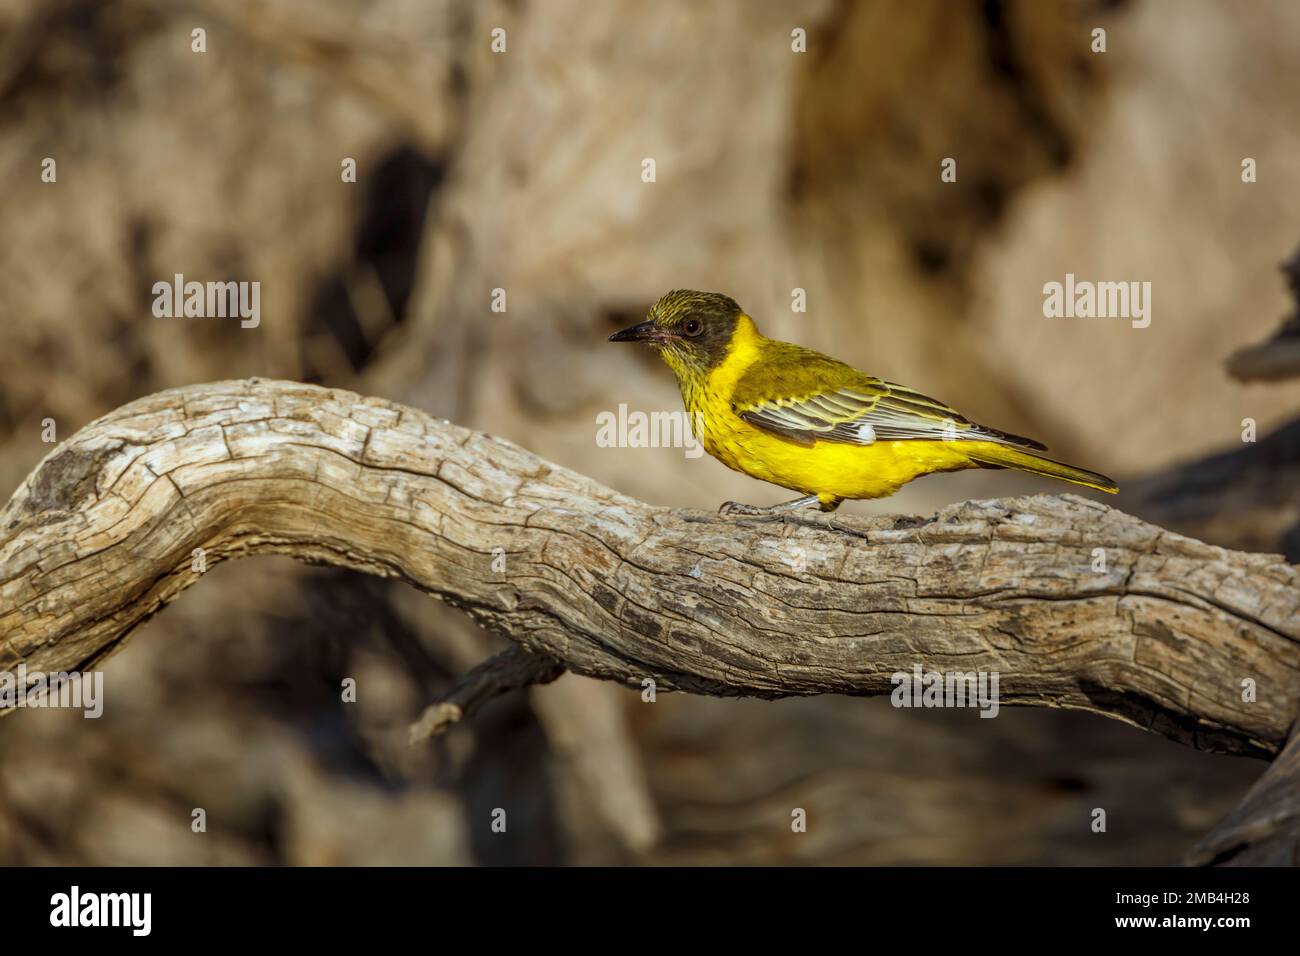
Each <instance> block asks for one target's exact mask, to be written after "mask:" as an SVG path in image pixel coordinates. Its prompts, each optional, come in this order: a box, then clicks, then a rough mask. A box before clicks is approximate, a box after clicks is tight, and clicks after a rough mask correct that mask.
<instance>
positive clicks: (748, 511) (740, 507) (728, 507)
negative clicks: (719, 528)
mask: <svg viewBox="0 0 1300 956" xmlns="http://www.w3.org/2000/svg"><path fill="white" fill-rule="evenodd" d="M820 503H821V502H820V501H819V499H818V498H817V496H816V495H807V496H805V497H803V498H796V499H794V501H783V502H782V503H781V504H779V505H767V506H766V507H764V506H761V505H747V504H743V503H741V502H739V501H728V502H725V503H723V505H722V507H721V508H719V509H718V514H720V515H725V516H731V515H746V516H750V517H756V518H759V517H776V516H780V515H783V514H785V513H786V512H789V511H794V510H796V509H798V508H806V507H807V506H808V505H814V504H817V505H819V504H820Z"/></svg>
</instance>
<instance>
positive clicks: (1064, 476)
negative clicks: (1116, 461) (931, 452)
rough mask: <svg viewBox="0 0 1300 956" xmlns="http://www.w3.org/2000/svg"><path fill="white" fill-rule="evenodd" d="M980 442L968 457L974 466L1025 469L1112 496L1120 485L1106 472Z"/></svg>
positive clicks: (1017, 449)
mask: <svg viewBox="0 0 1300 956" xmlns="http://www.w3.org/2000/svg"><path fill="white" fill-rule="evenodd" d="M980 445H981V447H980V449H979V451H973V452H971V454H970V456H969V457H970V460H971V461H973V462H975V463H976V464H977V465H984V466H992V467H994V468H1014V469H1016V470H1017V471H1027V472H1029V473H1030V474H1033V475H1043V476H1044V477H1047V478H1059V479H1061V480H1062V481H1069V482H1073V483H1074V484H1076V485H1084V486H1085V487H1088V488H1096V489H1097V490H1098V491H1104V492H1106V493H1107V494H1112V495H1113V494H1115V493H1116V492H1118V491H1119V486H1118V485H1117V484H1115V482H1113V481H1111V480H1110V479H1109V478H1107V477H1106V476H1105V475H1100V474H1098V473H1097V472H1095V471H1088V470H1087V469H1086V468H1075V467H1074V466H1073V465H1067V464H1065V463H1064V462H1061V461H1053V460H1052V459H1050V458H1043V457H1041V456H1040V455H1034V454H1030V453H1029V452H1027V451H1021V450H1020V449H1019V448H1011V447H1010V446H1007V445H994V444H993V443H992V442H981V443H980Z"/></svg>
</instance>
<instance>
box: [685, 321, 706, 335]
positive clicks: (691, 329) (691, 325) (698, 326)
mask: <svg viewBox="0 0 1300 956" xmlns="http://www.w3.org/2000/svg"><path fill="white" fill-rule="evenodd" d="M682 331H683V332H685V333H686V334H687V335H699V334H700V333H701V332H702V331H704V325H703V324H702V323H701V322H700V320H699V319H687V320H686V324H685V325H684V326H682Z"/></svg>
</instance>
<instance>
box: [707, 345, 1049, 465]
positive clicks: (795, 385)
mask: <svg viewBox="0 0 1300 956" xmlns="http://www.w3.org/2000/svg"><path fill="white" fill-rule="evenodd" d="M772 345H774V346H780V347H779V348H776V349H772V350H770V351H769V352H767V353H766V354H765V355H764V356H763V357H762V358H761V359H760V360H759V361H758V362H755V363H754V365H752V366H751V367H750V369H749V370H748V371H747V372H746V373H745V374H744V375H743V376H741V378H740V380H739V381H738V382H737V383H736V390H735V393H734V395H733V397H732V410H733V411H734V412H735V413H736V414H737V415H738V416H740V418H742V419H743V420H745V421H746V422H748V423H749V424H751V425H753V426H754V427H755V428H761V429H763V430H764V431H767V432H770V433H772V434H774V435H779V436H780V437H781V438H784V439H786V440H788V441H792V442H795V443H796V444H800V445H812V444H813V443H815V442H818V441H830V442H841V443H844V444H852V445H870V444H873V443H874V442H878V441H907V440H926V441H963V440H965V441H992V442H998V443H999V444H1005V445H1012V446H1015V447H1018V448H1031V449H1035V450H1038V451H1045V450H1046V446H1045V445H1043V444H1040V443H1039V442H1036V441H1034V440H1033V439H1031V438H1023V437H1021V436H1019V435H1011V434H1008V433H1007V432H1003V431H998V430H997V429H995V428H988V427H986V426H984V425H977V424H975V423H974V422H972V421H970V420H969V419H968V418H966V417H965V416H963V415H961V414H959V413H958V412H957V411H956V410H955V409H953V408H952V407H950V406H948V405H945V404H944V403H943V402H940V401H937V400H936V399H933V398H930V397H929V396H927V395H922V394H921V393H920V392H914V391H912V390H911V389H910V388H905V387H903V386H901V385H894V384H892V383H890V382H886V381H883V380H881V379H878V378H875V377H874V376H871V375H867V374H866V373H864V372H859V371H858V370H857V369H855V368H853V367H852V366H850V365H845V364H844V363H843V362H837V361H836V360H835V359H832V358H828V357H827V356H825V355H821V354H820V353H818V352H813V351H811V350H809V349H803V348H799V347H798V346H795V345H787V344H785V343H772Z"/></svg>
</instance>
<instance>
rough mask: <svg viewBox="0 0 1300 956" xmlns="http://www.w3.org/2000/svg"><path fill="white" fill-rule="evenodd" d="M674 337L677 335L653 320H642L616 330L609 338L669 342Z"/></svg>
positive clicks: (615, 340)
mask: <svg viewBox="0 0 1300 956" xmlns="http://www.w3.org/2000/svg"><path fill="white" fill-rule="evenodd" d="M674 338H676V336H675V335H673V334H672V333H670V332H666V331H664V330H663V329H661V328H659V326H657V325H655V324H654V323H653V322H642V323H641V324H640V325H634V326H632V327H631V328H627V329H623V330H622V331H621V332H615V333H614V334H613V335H611V336H610V337H609V340H610V341H611V342H667V341H668V340H670V339H674Z"/></svg>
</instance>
